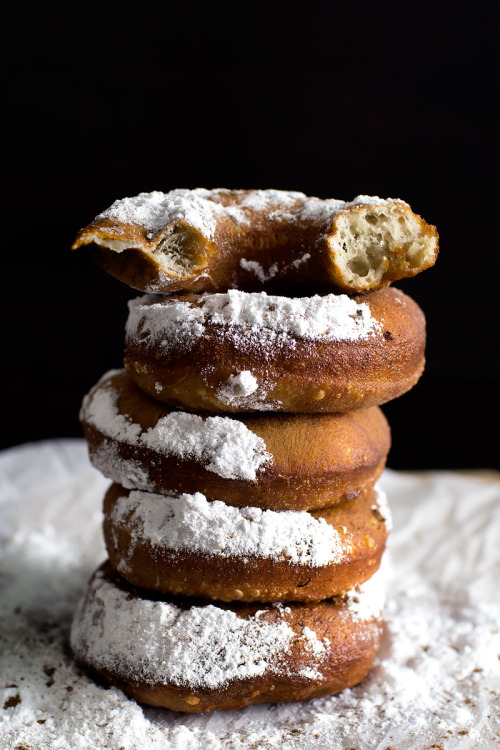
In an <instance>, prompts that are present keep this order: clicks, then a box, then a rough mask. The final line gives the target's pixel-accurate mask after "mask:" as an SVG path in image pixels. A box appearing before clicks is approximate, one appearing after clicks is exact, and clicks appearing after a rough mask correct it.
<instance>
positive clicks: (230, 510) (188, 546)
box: [111, 491, 351, 567]
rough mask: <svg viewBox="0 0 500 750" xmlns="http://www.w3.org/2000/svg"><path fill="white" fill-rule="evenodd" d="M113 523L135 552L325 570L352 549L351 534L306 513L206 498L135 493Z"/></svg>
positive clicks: (121, 502) (120, 505)
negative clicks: (146, 547) (143, 548)
mask: <svg viewBox="0 0 500 750" xmlns="http://www.w3.org/2000/svg"><path fill="white" fill-rule="evenodd" d="M111 518H112V521H113V523H114V524H115V525H116V526H121V525H123V524H125V526H126V527H127V528H128V529H129V530H130V531H131V543H130V546H131V551H132V550H133V549H134V548H135V547H136V546H137V544H141V543H145V542H146V543H148V544H150V545H151V546H152V547H153V548H158V549H168V550H184V551H186V550H187V551H191V552H200V553H202V554H206V555H215V556H222V557H243V558H248V557H260V558H262V557H263V558H270V559H272V560H277V561H288V562H290V563H291V564H294V565H307V566H311V567H319V566H323V565H329V564H334V563H339V562H340V561H341V560H343V559H346V558H347V557H348V555H349V553H350V549H351V537H350V535H349V534H344V535H341V534H340V533H339V532H338V531H337V529H335V528H334V527H333V526H330V524H328V523H327V522H326V521H325V520H324V519H323V518H319V519H316V518H314V516H312V515H311V514H310V513H307V512H306V511H279V512H278V511H272V510H261V509H260V508H255V507H248V508H234V507H232V506H229V505H226V504H225V503H222V502H220V501H219V500H215V501H213V502H209V501H208V500H207V499H206V497H205V496H204V495H202V494H201V493H200V492H197V493H195V494H194V495H188V494H182V495H179V496H171V495H169V496H164V495H157V494H154V493H148V492H140V491H133V492H130V494H129V495H128V496H122V497H120V498H118V500H117V501H116V504H115V505H114V507H113V512H112V515H111Z"/></svg>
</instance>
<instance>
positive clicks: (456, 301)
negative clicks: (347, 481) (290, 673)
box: [1, 2, 500, 469]
mask: <svg viewBox="0 0 500 750" xmlns="http://www.w3.org/2000/svg"><path fill="white" fill-rule="evenodd" d="M495 5H496V4H495V3H493V2H492V3H485V2H479V3H477V2H476V3H469V4H467V5H465V4H463V5H461V4H460V3H458V4H457V3H451V2H450V3H440V2H436V3H430V4H428V5H427V4H414V3H401V4H399V5H394V6H393V5H392V4H380V3H370V4H368V3H366V4H365V3H351V4H349V3H347V4H345V5H344V4H342V5H341V4H340V3H336V2H310V3H301V4H300V5H297V6H292V5H290V4H285V3H281V2H277V3H269V4H263V3H262V4H261V3H254V4H251V5H249V4H239V3H231V4H230V3H217V4H215V5H208V4H203V5H200V6H196V5H193V4H185V5H182V4H180V5H179V4H175V5H172V4H168V3H141V4H134V5H133V6H131V5H127V4H124V3H101V4H99V5H96V6H95V7H94V8H92V6H91V5H89V4H87V3H85V4H80V5H77V6H76V8H75V7H72V6H73V4H70V3H50V4H42V3H40V4H36V3H32V4H29V5H26V6H24V7H23V5H20V6H19V5H18V6H16V7H17V11H16V12H15V15H14V14H13V15H11V17H10V23H8V25H7V26H6V28H5V29H4V35H5V36H4V40H3V52H4V54H6V62H5V63H4V72H5V73H6V76H5V83H4V85H3V96H2V98H3V105H4V107H3V111H4V115H3V124H4V130H5V129H6V131H7V132H6V134H4V136H3V140H4V146H5V150H6V167H5V171H4V180H3V182H4V190H5V193H6V198H4V205H5V209H6V210H5V213H4V215H3V221H2V225H3V232H2V237H3V249H2V263H1V267H2V286H3V289H2V300H3V302H4V308H3V316H2V317H3V326H2V331H3V332H2V347H1V351H2V360H3V364H2V368H1V372H2V394H3V409H2V412H3V415H2V416H3V420H2V423H3V424H2V431H1V437H2V445H1V447H7V446H10V445H15V444H17V443H22V442H28V441H32V440H40V439H44V438H51V437H62V436H78V435H80V434H81V433H80V427H79V423H78V416H77V414H78V409H79V404H80V401H81V398H82V395H83V394H84V393H85V392H86V391H88V389H89V388H90V387H91V386H92V385H93V384H94V382H95V381H96V380H97V379H98V378H99V377H100V376H101V374H102V373H103V372H104V371H105V370H107V369H109V368H111V367H119V366H120V365H121V358H122V348H123V326H124V323H125V319H126V312H127V311H126V300H127V299H129V298H130V297H132V296H135V295H136V292H134V291H132V290H129V289H127V288H126V287H124V286H123V285H121V284H120V283H119V282H118V281H115V280H114V279H112V278H111V277H108V276H107V275H106V274H105V273H104V272H102V271H100V270H99V269H97V268H95V267H94V266H93V265H92V263H91V261H90V260H89V259H88V258H87V257H86V255H85V253H83V252H82V253H71V252H70V251H69V247H70V244H71V242H72V239H73V236H74V234H75V233H76V231H77V230H78V229H79V228H80V227H81V226H84V225H85V224H87V223H88V222H89V221H90V220H91V219H92V218H93V217H94V215H96V214H97V213H99V212H100V211H101V210H103V209H104V208H106V207H108V206H109V205H110V204H111V203H112V202H113V201H114V200H115V199H116V198H121V197H124V196H126V195H134V194H136V193H138V192H140V191H143V190H144V191H148V190H165V191H167V190H170V189H172V188H176V187H201V186H203V187H208V188H210V187H220V186H223V187H261V188H264V187H274V188H280V189H291V190H302V191H303V192H305V193H308V194H310V195H318V196H320V197H325V198H326V197H335V198H343V199H345V200H351V199H352V198H353V197H354V196H355V195H357V194H358V193H365V194H373V195H380V196H382V197H387V196H391V197H400V198H403V199H405V200H407V201H408V202H409V203H410V204H411V206H412V208H413V209H414V210H415V211H417V213H420V214H421V215H422V216H423V217H424V218H425V219H426V220H427V221H429V222H431V223H433V224H436V225H437V227H438V229H439V231H440V236H441V252H440V257H439V259H438V262H437V265H436V267H435V268H434V269H431V270H428V271H426V272H425V273H423V274H421V275H420V276H418V277H416V278H414V279H410V280H407V281H406V282H404V283H400V284H399V286H400V287H401V288H403V289H404V291H406V292H408V293H409V294H411V295H412V296H413V297H414V298H415V299H416V300H417V301H418V302H419V304H420V305H421V306H422V307H423V309H424V311H425V312H426V315H427V319H428V347H427V358H428V365H427V369H426V372H425V375H424V377H423V378H422V380H421V381H420V383H419V384H418V385H417V386H416V387H415V388H414V389H413V390H412V391H411V392H410V393H409V394H407V395H405V396H403V397H402V398H400V399H398V400H396V401H394V402H392V403H391V404H389V405H387V406H386V407H384V410H385V413H386V414H387V416H388V418H389V420H390V422H391V425H392V428H393V442H394V445H393V449H392V452H391V456H390V461H389V464H390V465H391V466H392V467H393V468H415V469H418V468H471V467H495V466H498V465H499V459H498V449H499V440H498V436H497V433H498V418H499V403H500V399H499V395H498V394H499V391H500V365H499V355H498V352H499V348H500V346H499V336H498V329H499V325H500V315H499V313H498V307H499V298H500V294H499V291H498V281H499V266H500V263H499V249H498V244H499V243H498V239H497V236H496V235H497V234H498V228H497V227H498V221H497V213H498V209H497V205H498V197H497V192H498V188H497V186H496V185H495V183H493V185H492V184H491V182H492V180H491V178H493V180H495V181H497V172H498V161H497V151H496V150H495V149H496V141H497V132H498V120H495V111H496V110H495V107H496V104H498V94H497V78H498V67H497V65H496V60H495V59H494V56H493V52H494V50H495V48H496V46H497V45H498V37H497V27H498V18H497V13H496V10H495ZM132 8H133V10H132Z"/></svg>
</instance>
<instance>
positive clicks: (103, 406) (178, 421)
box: [82, 371, 272, 481]
mask: <svg viewBox="0 0 500 750" xmlns="http://www.w3.org/2000/svg"><path fill="white" fill-rule="evenodd" d="M113 374H114V371H112V372H110V373H107V374H106V375H104V377H103V378H102V379H101V381H100V384H99V387H98V388H97V389H96V390H94V391H93V392H91V393H90V394H89V395H88V396H86V397H85V399H84V402H83V407H82V417H83V418H84V419H85V420H86V421H87V422H88V423H89V424H91V425H92V426H93V427H95V428H96V429H98V430H99V431H100V432H102V433H103V434H104V435H106V436H107V437H109V438H112V439H114V440H119V441H122V442H124V443H128V444H129V445H136V446H145V447H147V448H151V449H152V450H155V451H157V452H159V453H162V454H164V455H171V456H175V457H176V458H179V459H183V460H186V459H192V460H194V461H198V462H200V463H202V464H203V465H204V466H205V468H206V469H207V470H208V471H212V472H214V473H215V474H219V476H221V477H224V478H226V479H248V480H251V481H253V480H255V479H256V477H257V472H258V470H259V469H261V468H262V467H264V466H265V465H266V464H268V463H269V462H270V461H271V460H272V456H271V454H270V453H269V452H268V451H267V450H266V444H265V442H264V440H263V439H262V438H261V437H259V436H257V435H256V434H255V433H253V432H252V431H251V430H249V429H248V427H246V425H245V424H243V422H240V421H239V420H237V419H232V418H231V417H207V418H206V419H204V418H203V417H199V416H198V415H197V414H188V413H187V412H182V411H176V412H170V413H169V414H167V415H166V416H165V417H161V418H160V419H159V420H158V422H157V423H156V425H155V426H154V427H151V428H150V429H148V430H146V431H143V430H142V429H141V427H140V425H139V424H137V423H135V422H132V420H130V419H128V418H127V417H126V416H125V415H123V414H121V413H120V411H119V409H118V406H117V400H118V393H117V392H116V390H115V389H114V388H113V385H112V383H110V382H108V378H109V377H110V376H111V375H113ZM105 451H107V449H105ZM107 455H109V454H107ZM103 460H104V461H105V460H106V455H103Z"/></svg>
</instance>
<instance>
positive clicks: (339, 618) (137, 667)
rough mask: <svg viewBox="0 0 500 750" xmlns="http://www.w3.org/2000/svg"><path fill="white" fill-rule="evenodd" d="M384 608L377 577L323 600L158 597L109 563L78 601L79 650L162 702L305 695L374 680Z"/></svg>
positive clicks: (93, 666) (103, 673)
mask: <svg viewBox="0 0 500 750" xmlns="http://www.w3.org/2000/svg"><path fill="white" fill-rule="evenodd" d="M376 578H377V576H375V579H376ZM382 605H383V592H382V590H381V588H380V583H379V582H377V581H376V580H374V579H372V580H371V581H369V582H368V583H367V584H365V585H364V586H362V587H359V589H358V590H356V589H355V590H353V591H351V592H349V593H348V594H347V595H345V596H344V597H339V598H336V599H330V600H328V601H324V602H320V603H317V604H296V603H292V604H289V605H287V606H284V605H282V604H279V603H278V604H265V605H263V604H259V605H257V604H254V605H252V604H246V605H245V604H231V605H228V604H226V605H224V604H212V603H206V602H205V603H200V602H197V601H196V600H192V599H191V600H190V599H182V598H175V597H174V598H169V599H158V598H157V597H155V596H154V595H153V594H148V593H147V592H145V591H143V590H137V589H134V588H133V587H131V586H130V585H128V584H127V583H126V582H124V581H123V580H122V579H120V578H119V577H118V576H117V575H116V574H114V573H112V572H111V571H110V568H109V567H108V566H107V565H104V566H103V567H101V568H100V569H99V570H98V571H97V572H96V573H95V574H94V576H93V578H92V579H91V581H90V582H89V584H88V587H87V590H86V592H85V594H84V596H83V598H82V600H81V602H80V603H79V605H78V607H77V610H76V612H75V616H74V619H73V625H72V629H71V647H72V650H73V653H74V655H75V658H76V659H77V661H78V662H79V663H80V664H81V665H82V666H84V667H86V668H87V669H88V670H89V671H90V672H91V673H92V674H96V675H98V676H99V677H100V678H102V679H104V680H106V681H107V682H109V683H110V684H112V685H115V686H117V687H119V688H121V689H122V690H124V691H125V692H126V693H127V694H128V695H130V696H132V697H133V698H135V699H136V700H138V701H139V702H142V703H147V704H149V705H152V706H163V707H165V708H170V709H172V710H174V711H185V712H199V711H211V710H214V709H222V710H225V709H232V708H239V707H242V706H247V705H249V704H251V703H264V702H268V701H272V702H281V701H299V700H304V699H307V698H315V697H318V696H322V695H330V694H333V693H337V692H339V691H340V690H344V689H345V688H348V687H352V686H353V685H356V684H358V683H359V682H361V681H362V680H363V679H364V678H365V677H366V675H367V673H368V671H369V670H370V668H371V665H372V662H373V658H374V655H375V652H376V650H377V648H378V646H379V643H380V638H381V633H382V619H381V608H382Z"/></svg>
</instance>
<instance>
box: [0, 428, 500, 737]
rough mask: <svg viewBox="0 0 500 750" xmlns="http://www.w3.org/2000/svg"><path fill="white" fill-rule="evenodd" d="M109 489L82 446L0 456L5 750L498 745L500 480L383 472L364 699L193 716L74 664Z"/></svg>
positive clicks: (358, 690)
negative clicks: (75, 629) (377, 608)
mask: <svg viewBox="0 0 500 750" xmlns="http://www.w3.org/2000/svg"><path fill="white" fill-rule="evenodd" d="M106 485H107V482H106V480H104V479H103V478H102V477H101V476H100V475H99V473H98V472H97V471H95V470H94V469H92V468H91V467H90V466H89V463H88V459H87V454H86V448H85V445H84V443H83V441H59V442H55V441H54V442H47V443H41V444H38V445H31V446H24V447H20V448H16V449H12V450H11V451H7V452H5V453H3V454H0V513H1V516H2V526H1V529H0V581H1V586H0V665H1V666H0V692H1V695H0V750H14V749H15V750H21V748H22V750H27V748H29V750H102V748H104V747H106V746H107V747H108V748H109V749H110V750H111V748H114V749H115V750H120V749H121V748H123V749H124V750H221V748H228V750H250V748H251V749H252V750H312V749H314V750H333V749H334V748H342V750H347V748H356V750H375V748H378V749H379V750H387V748H389V747H390V748H393V750H424V748H432V747H434V748H436V750H437V749H438V748H441V749H442V750H455V749H457V750H464V749H467V750H492V748H494V747H497V746H498V744H499V739H500V716H499V711H498V706H499V702H500V659H499V656H500V603H499V600H498V579H499V576H500V553H499V549H498V539H499V538H500V476H499V475H498V474H495V473H491V474H489V475H487V474H483V475H479V474H466V473H450V472H428V473H420V474H403V473H394V472H389V471H386V472H385V473H384V475H383V477H382V485H383V487H384V489H385V491H386V492H387V495H388V497H389V501H390V504H391V507H392V510H393V515H394V531H393V533H392V535H391V536H390V538H389V552H390V557H391V560H392V565H391V566H390V567H389V570H388V571H386V575H387V576H388V580H387V584H386V591H387V602H386V606H385V610H384V611H385V617H386V621H387V625H386V629H385V634H384V638H383V643H382V648H381V650H380V654H379V656H378V657H377V659H376V662H375V665H374V668H373V670H372V672H371V673H370V675H369V677H368V679H367V680H366V681H365V682H364V683H363V684H362V685H358V686H357V687H355V688H352V689H350V690H345V691H344V692H342V693H340V694H339V695H336V696H331V697H325V698H318V699H316V700H312V701H304V702H302V703H297V704H278V705H273V704H264V705H256V706H250V707H248V708H245V709H240V710H235V711H225V712H217V711H216V712H213V713H209V714H200V715H194V714H193V715H185V714H181V713H173V712H170V711H167V710H164V709H153V708H148V707H143V706H139V705H138V704H136V703H135V702H134V701H132V700H130V699H128V698H127V697H126V696H125V695H124V694H123V693H122V692H121V691H120V690H117V689H115V688H109V689H108V688H105V687H103V686H102V685H98V684H97V683H95V682H94V681H93V680H92V679H90V678H89V677H88V676H87V675H86V674H84V673H83V672H81V671H80V670H79V669H78V668H77V667H76V666H75V664H74V662H73V660H72V658H71V655H70V652H69V649H68V641H69V628H70V622H71V618H72V616H73V612H74V609H75V606H76V602H77V600H78V599H79V598H80V596H81V593H82V591H83V590H84V588H85V586H86V581H87V579H88V577H89V575H90V573H91V571H92V570H94V569H95V568H96V567H97V565H98V564H100V563H101V562H102V560H103V559H104V549H103V544H102V531H101V526H100V523H101V515H100V506H101V503H102V497H103V494H104V491H105V487H106ZM365 603H366V600H365ZM355 605H356V602H353V604H352V605H351V606H355ZM363 616H364V615H363ZM305 635H306V634H305ZM309 640H310V642H311V652H312V654H315V653H316V651H315V649H318V648H319V650H321V644H319V646H318V645H317V644H316V645H315V642H314V639H312V640H311V639H309ZM323 645H324V644H323ZM318 655H319V656H320V655H321V654H320V653H318Z"/></svg>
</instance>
